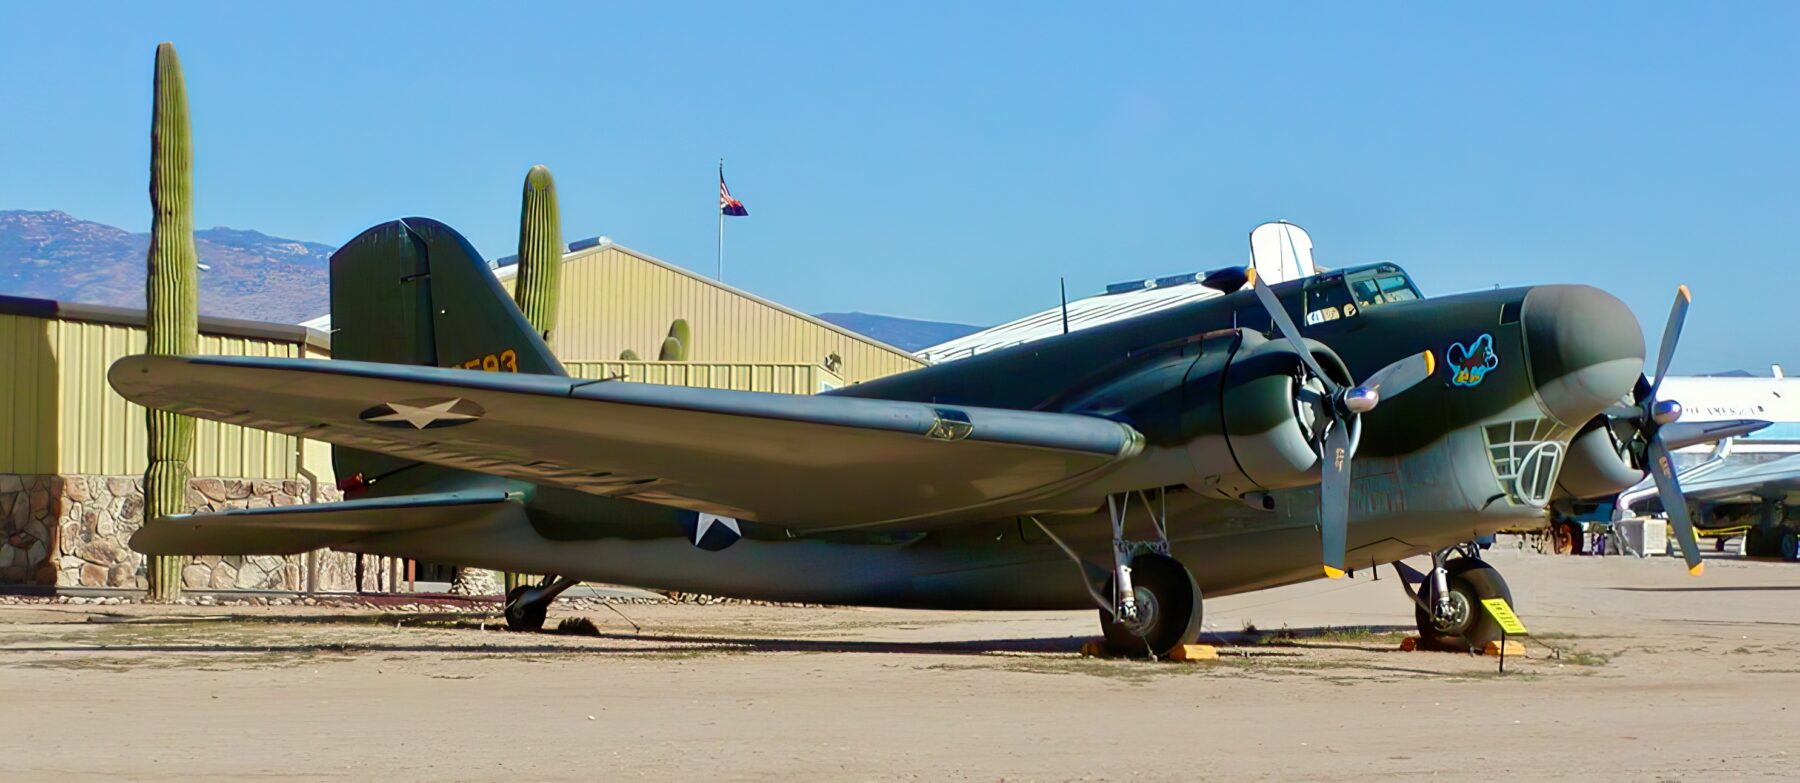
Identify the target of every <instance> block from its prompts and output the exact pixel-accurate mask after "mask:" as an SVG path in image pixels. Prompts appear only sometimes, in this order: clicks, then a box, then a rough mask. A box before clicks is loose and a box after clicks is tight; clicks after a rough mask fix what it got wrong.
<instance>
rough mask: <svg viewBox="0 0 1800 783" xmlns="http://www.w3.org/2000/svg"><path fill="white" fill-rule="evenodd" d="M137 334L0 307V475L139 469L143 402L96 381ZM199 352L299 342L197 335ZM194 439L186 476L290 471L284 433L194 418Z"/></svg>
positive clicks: (271, 351) (288, 351)
mask: <svg viewBox="0 0 1800 783" xmlns="http://www.w3.org/2000/svg"><path fill="white" fill-rule="evenodd" d="M144 342H145V338H144V330H143V329H142V328H141V327H132V326H119V325H114V324H101V323H88V322H81V321H59V320H53V319H44V318H31V317H26V316H17V315H0V367H6V368H8V373H7V375H6V376H5V377H3V378H0V473H38V474H43V473H68V474H85V475H109V476H120V475H136V474H139V473H142V472H144V468H145V458H144V451H145V448H146V445H147V444H146V435H145V429H144V409H143V408H142V407H140V406H138V405H134V404H132V403H129V402H126V401H125V399H124V398H122V397H120V396H119V395H118V394H117V393H115V392H113V390H112V387H111V386H109V385H107V383H106V371H107V368H109V367H111V366H112V363H113V362H114V361H116V360H118V359H119V358H121V357H124V356H128V355H131V354H135V353H142V352H143V350H144ZM200 353H202V354H218V355H225V356H282V357H292V356H296V355H298V354H299V349H298V346H296V345H295V344H292V343H284V342H278V341H272V340H263V339H255V338H243V337H228V336H221V335H213V334H203V335H201V336H200ZM194 440H195V448H194V463H193V469H194V475H196V476H217V477H222V478H251V479H256V478H267V479H286V478H292V477H294V475H295V473H294V468H295V457H294V438H293V437H292V436H288V435H277V434H274V433H268V432H262V431H259V430H249V429H245V428H243V427H237V426H233V425H227V424H219V423H217V422H211V421H199V422H197V426H196V427H195V438H194ZM309 467H311V468H312V469H313V470H314V472H321V471H320V467H321V466H318V465H314V464H310V463H309ZM324 467H329V465H325V466H324Z"/></svg>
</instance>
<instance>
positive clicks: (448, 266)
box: [331, 217, 567, 481]
mask: <svg viewBox="0 0 1800 783" xmlns="http://www.w3.org/2000/svg"><path fill="white" fill-rule="evenodd" d="M331 330H332V333H331V355H332V358H334V359H343V360H350V361H363V362H384V363H388V364H410V365H422V366H434V367H462V368H465V369H473V370H487V371H491V372H518V373H527V374H532V375H558V376H561V375H567V373H566V372H564V371H563V367H562V364H561V363H560V362H558V361H557V360H556V356H555V355H554V354H552V353H551V352H550V348H549V346H548V345H546V344H545V343H544V336H543V335H540V334H538V333H537V332H536V331H535V330H533V329H532V328H531V324H530V323H528V322H527V321H526V320H525V316H524V315H523V314H522V313H520V312H519V308H518V306H517V305H515V304H513V299H512V297H511V296H509V295H507V293H506V289H505V288H502V287H501V285H500V281H499V280H498V279H497V278H495V277H494V273H493V272H492V271H491V270H490V269H489V268H488V265H487V263H486V262H485V261H483V260H482V259H481V255H480V254H479V253H477V252H476V251H475V248H474V247H473V246H471V245H470V244H469V241H468V240H467V239H464V238H463V236H462V235H461V234H459V233H457V232H456V230H455V229H453V228H451V227H449V226H447V225H444V224H443V223H440V222H438V221H436V220H432V219H430V218H420V217H410V218H404V219H401V220H393V221H389V222H387V223H382V224H381V225H378V226H374V227H372V228H369V229H368V230H366V231H363V232H362V233H361V234H358V235H357V236H356V238H355V239H352V240H350V241H349V242H348V243H346V244H345V245H344V246H343V247H341V248H338V251H337V252H336V253H333V254H332V255H331ZM332 454H333V462H334V467H335V468H336V470H337V473H338V475H339V476H343V477H349V476H354V475H357V474H362V475H363V476H364V477H365V479H366V480H370V481H373V480H375V479H377V478H379V477H381V476H385V475H389V474H391V473H394V472H395V471H398V470H402V469H405V468H407V467H410V466H412V465H415V464H417V463H414V462H410V461H406V460H401V459H396V458H393V457H387V456H383V455H380V454H374V453H370V452H366V451H358V450H356V449H349V448H345V447H342V446H334V447H332Z"/></svg>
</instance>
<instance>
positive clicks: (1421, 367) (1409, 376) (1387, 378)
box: [1360, 351, 1437, 400]
mask: <svg viewBox="0 0 1800 783" xmlns="http://www.w3.org/2000/svg"><path fill="white" fill-rule="evenodd" d="M1436 371H1437V359H1436V358H1435V357H1433V356H1432V355H1431V352H1430V351H1420V352H1419V353H1415V354H1413V355H1411V356H1408V357H1406V358H1404V359H1401V360H1400V361H1397V362H1394V363H1393V364H1390V365H1388V366H1386V367H1383V368H1381V369H1379V370H1376V371H1375V374H1374V375H1371V376H1369V377H1368V379H1366V380H1364V381H1363V382H1362V383H1361V384H1360V385H1361V386H1363V387H1364V388H1367V389H1372V390H1374V392H1375V393H1376V394H1377V395H1378V396H1379V397H1380V398H1381V399H1384V400H1385V399H1388V398H1390V397H1394V396H1397V395H1399V394H1400V393H1401V392H1404V391H1406V390H1407V389H1410V388H1412V387H1414V386H1417V385H1418V384H1419V382H1420V381H1423V380H1425V379H1426V378H1430V377H1431V374H1432V373H1433V372H1436Z"/></svg>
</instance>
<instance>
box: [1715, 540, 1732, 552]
mask: <svg viewBox="0 0 1800 783" xmlns="http://www.w3.org/2000/svg"><path fill="white" fill-rule="evenodd" d="M1730 541H1731V537H1730V536H1719V537H1718V538H1715V539H1713V551H1714V552H1723V551H1725V544H1727V543H1728V542H1730Z"/></svg>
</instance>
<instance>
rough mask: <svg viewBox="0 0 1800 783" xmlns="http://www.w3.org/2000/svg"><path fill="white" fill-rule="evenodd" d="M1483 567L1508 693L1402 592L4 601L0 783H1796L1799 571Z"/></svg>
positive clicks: (1770, 567) (1581, 561)
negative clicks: (492, 611)
mask: <svg viewBox="0 0 1800 783" xmlns="http://www.w3.org/2000/svg"><path fill="white" fill-rule="evenodd" d="M1490 560H1491V561H1493V562H1495V564H1496V565H1497V566H1499V567H1500V569H1501V570H1502V573H1504V574H1506V575H1507V577H1508V579H1509V581H1510V582H1511V585H1512V588H1513V592H1514V595H1515V599H1516V604H1517V605H1518V608H1519V611H1520V613H1521V615H1522V618H1523V619H1524V621H1525V623H1526V624H1527V625H1528V626H1530V628H1531V630H1532V631H1533V632H1534V633H1536V634H1537V637H1536V638H1535V639H1534V640H1531V641H1529V642H1528V644H1529V645H1530V648H1531V653H1530V657H1529V658H1527V659H1525V660H1517V659H1513V660H1510V661H1509V662H1508V673H1507V674H1506V675H1504V676H1501V675H1498V674H1496V672H1495V661H1494V659H1491V658H1480V657H1472V656H1467V655H1454V654H1444V653H1426V652H1410V653H1409V652H1399V651H1398V650H1397V645H1398V642H1399V640H1400V638H1401V636H1402V635H1403V633H1402V632H1404V631H1407V630H1410V628H1411V608H1410V605H1409V604H1408V603H1407V602H1406V601H1405V599H1404V598H1403V597H1402V595H1401V593H1400V589H1399V587H1398V586H1397V583H1396V582H1395V581H1394V580H1393V578H1392V572H1391V571H1389V572H1388V573H1387V574H1385V575H1384V577H1383V579H1381V580H1380V581H1372V580H1370V579H1369V578H1368V574H1367V573H1366V572H1365V573H1364V574H1362V575H1361V577H1362V578H1359V579H1355V580H1348V581H1344V582H1339V583H1323V582H1321V583H1313V584H1308V585H1299V586H1295V587H1290V588H1283V589H1280V590H1273V591H1266V592H1262V593H1254V594H1250V595H1244V596H1233V597H1227V598H1219V599H1213V600H1209V601H1208V602H1207V627H1208V629H1209V630H1210V631H1213V632H1214V633H1215V638H1214V639H1212V641H1218V642H1221V643H1222V644H1225V645H1226V646H1224V647H1222V649H1221V652H1222V654H1223V656H1224V657H1223V658H1222V659H1221V660H1220V661H1217V662H1213V663H1200V664H1177V663H1149V662H1139V661H1116V660H1096V659H1087V658H1082V657H1080V656H1079V655H1077V653H1076V650H1077V648H1078V647H1079V645H1080V642H1081V641H1082V640H1084V639H1086V638H1089V637H1090V636H1092V635H1093V634H1094V632H1095V630H1096V627H1097V626H1096V620H1095V617H1094V613H1093V612H1068V613H1011V614H982V613H972V612H908V611H892V610H862V609H803V608H770V607H749V606H736V605H721V606H688V605H679V606H677V605H656V606H646V605H627V606H621V607H618V609H619V611H620V612H622V613H623V615H624V616H623V617H622V616H621V615H620V614H618V613H614V612H613V611H609V610H606V609H604V608H601V609H597V610H593V611H586V612H584V613H583V616H585V617H587V618H588V619H589V620H591V621H592V623H593V624H594V628H595V629H597V631H598V633H597V635H596V634H594V633H592V632H591V631H590V632H586V633H582V632H575V631H570V632H564V633H542V634H516V633H508V632H505V631H503V630H498V629H497V628H496V621H495V620H494V619H493V618H491V617H482V616H480V615H474V616H468V615H431V614H424V613H394V612H382V611H375V610H328V609H319V608H312V607H244V608H236V607H233V608H221V607H147V606H136V605H125V606H77V605H63V604H49V605H46V604H31V605H15V606H0V777H3V778H4V779H6V780H43V779H69V780H78V779H89V778H124V779H134V780H174V779H181V780H219V779H230V780H241V779H259V778H267V779H276V778H279V779H301V780H312V779H354V780H378V779H379V780H440V781H442V780H497V779H507V780H514V781H520V780H562V779H569V780H576V779H580V780H613V779H650V780H666V779H676V778H680V779H690V780H769V779H783V780H831V781H837V780H1193V779H1199V778H1202V777H1204V778H1209V779H1228V780H1247V779H1340V778H1352V777H1359V778H1366V777H1368V776H1370V775H1383V776H1389V777H1391V776H1406V777H1444V778H1452V779H1468V778H1475V777H1492V776H1497V775H1506V776H1508V777H1510V778H1514V779H1521V778H1522V779H1543V778H1580V779H1583V780H1594V779H1690V778H1731V779H1739V778H1757V777H1762V778H1793V777H1795V776H1800V743H1796V742H1795V738H1796V737H1800V705H1796V704H1795V703H1794V702H1795V698H1796V696H1797V695H1800V566H1794V565H1790V564H1781V563H1769V562H1749V561H1744V560H1740V559H1735V558H1730V557H1719V558H1716V559H1714V558H1709V563H1708V567H1707V571H1706V576H1705V577H1702V578H1700V579H1694V578H1691V577H1688V576H1687V575H1686V573H1685V572H1684V569H1682V568H1681V567H1680V566H1679V565H1677V564H1676V563H1673V562H1670V561H1669V560H1667V559H1663V558H1657V559H1653V560H1649V561H1639V560H1633V559H1625V558H1616V557H1615V558H1605V559H1599V558H1587V557H1582V558H1553V557H1548V556H1542V555H1535V554H1525V553H1520V552H1518V551H1516V550H1511V549H1508V548H1506V547H1505V546H1504V545H1503V546H1502V547H1497V548H1496V549H1495V550H1494V551H1493V552H1492V553H1491V554H1490ZM569 616H570V613H569V612H568V611H567V610H563V611H553V612H552V614H551V624H552V625H553V626H554V625H555V624H556V623H557V622H558V620H559V619H561V618H565V617H569ZM627 617H628V618H629V622H628V621H627V619H626V618H627ZM631 623H636V624H637V625H638V626H639V627H640V629H641V630H634V629H633V627H632V625H631ZM1249 624H1253V625H1254V626H1255V627H1256V628H1257V629H1258V633H1255V634H1249V635H1246V634H1244V633H1243V630H1244V629H1245V627H1246V625H1249ZM484 626H485V627H484ZM1552 648H1555V650H1556V651H1559V653H1560V658H1559V657H1558V654H1559V653H1558V652H1556V651H1553V650H1552Z"/></svg>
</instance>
